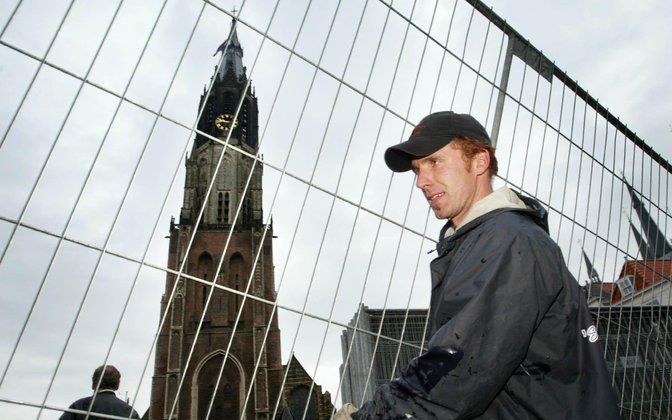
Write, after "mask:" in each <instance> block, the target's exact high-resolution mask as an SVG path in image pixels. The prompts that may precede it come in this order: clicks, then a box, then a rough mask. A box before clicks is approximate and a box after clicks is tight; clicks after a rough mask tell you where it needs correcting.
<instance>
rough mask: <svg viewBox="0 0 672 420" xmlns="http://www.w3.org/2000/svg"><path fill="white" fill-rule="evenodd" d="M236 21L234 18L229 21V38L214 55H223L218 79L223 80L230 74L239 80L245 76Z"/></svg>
mask: <svg viewBox="0 0 672 420" xmlns="http://www.w3.org/2000/svg"><path fill="white" fill-rule="evenodd" d="M237 26H238V25H237V20H236V18H233V19H231V29H230V31H229V37H228V38H227V39H226V40H225V41H224V42H223V43H222V44H221V45H220V46H219V48H217V51H215V54H213V56H214V55H217V53H219V52H221V53H222V54H223V57H222V64H221V65H220V66H219V71H218V72H217V76H218V77H219V78H220V79H223V78H224V76H226V74H227V73H229V72H230V73H231V74H232V75H234V76H235V77H236V79H240V78H241V77H243V76H245V70H246V69H245V67H244V66H243V47H242V46H241V45H240V41H238V31H237Z"/></svg>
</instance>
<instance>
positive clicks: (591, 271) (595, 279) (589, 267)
mask: <svg viewBox="0 0 672 420" xmlns="http://www.w3.org/2000/svg"><path fill="white" fill-rule="evenodd" d="M581 252H582V253H583V260H584V261H585V262H586V271H587V272H588V278H589V279H590V282H591V283H599V282H600V276H599V274H597V270H595V267H593V263H592V262H591V261H590V259H589V258H588V255H586V251H584V250H583V249H582V250H581Z"/></svg>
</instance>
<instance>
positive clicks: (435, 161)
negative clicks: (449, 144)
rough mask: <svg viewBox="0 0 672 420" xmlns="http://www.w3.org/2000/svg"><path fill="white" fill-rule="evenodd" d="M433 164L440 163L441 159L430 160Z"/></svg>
mask: <svg viewBox="0 0 672 420" xmlns="http://www.w3.org/2000/svg"><path fill="white" fill-rule="evenodd" d="M430 162H431V164H432V166H436V165H437V164H438V163H439V159H432V160H430Z"/></svg>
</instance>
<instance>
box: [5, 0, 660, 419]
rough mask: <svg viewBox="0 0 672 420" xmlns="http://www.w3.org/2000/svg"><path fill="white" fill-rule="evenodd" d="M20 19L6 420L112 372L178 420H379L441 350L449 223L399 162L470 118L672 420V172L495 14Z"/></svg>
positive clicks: (49, 406) (406, 7)
mask: <svg viewBox="0 0 672 420" xmlns="http://www.w3.org/2000/svg"><path fill="white" fill-rule="evenodd" d="M42 3H44V4H42ZM234 6H235V7H234ZM2 13H4V14H3V20H2V22H3V23H2V24H1V25H2V26H1V32H0V54H1V57H2V58H1V59H0V60H1V62H2V63H3V64H2V73H3V77H4V79H5V80H6V81H7V82H8V83H3V98H2V100H0V107H1V108H2V113H1V115H2V120H1V121H2V123H1V125H0V127H2V138H1V140H0V191H1V193H2V199H1V200H0V244H2V247H0V250H1V251H0V252H1V254H0V284H1V285H2V290H3V293H2V295H1V297H0V302H1V304H0V318H1V319H3V321H4V322H3V323H2V324H0V325H2V326H1V328H0V338H1V339H0V372H1V373H0V375H1V376H0V416H2V417H3V418H31V417H37V418H42V417H43V418H57V417H58V416H60V415H61V414H62V412H63V411H67V410H70V411H72V409H69V408H68V407H69V405H70V403H71V402H72V401H74V400H75V399H77V398H80V397H83V396H85V395H87V394H88V393H90V392H91V382H90V378H91V376H90V375H91V373H92V371H93V369H94V368H95V367H97V366H99V365H103V364H111V365H114V366H116V367H117V368H119V370H120V371H121V374H122V377H121V387H120V392H119V393H118V395H120V396H121V397H125V398H126V399H127V400H128V401H129V403H131V404H132V405H133V406H134V407H136V409H137V410H138V412H140V414H141V415H142V414H144V413H145V412H147V415H148V417H149V418H152V419H155V418H156V419H164V418H180V419H182V418H199V419H201V418H208V417H210V418H241V419H242V418H266V419H271V418H279V417H280V416H282V415H283V413H284V415H287V416H292V417H288V418H303V419H318V418H320V419H321V418H327V419H328V418H330V417H331V416H332V413H333V410H334V406H335V407H336V408H338V407H339V406H340V405H341V403H342V402H349V401H351V402H353V403H355V405H358V404H360V403H361V402H362V401H363V400H365V399H366V398H367V396H370V395H371V393H372V390H373V389H374V388H375V387H376V386H377V385H379V384H380V383H383V382H384V381H385V380H387V379H390V378H391V377H393V376H394V374H395V372H397V371H398V369H399V368H402V367H403V365H404V364H405V363H406V362H407V361H408V359H409V358H410V357H413V355H417V354H419V352H421V351H422V348H423V343H425V342H426V341H427V337H426V336H425V334H424V331H425V329H426V327H425V326H423V325H422V322H423V321H424V319H425V316H424V312H425V311H426V308H427V306H428V303H429V269H428V264H429V261H431V259H432V258H433V255H432V254H430V253H428V252H427V251H429V250H431V249H432V247H433V246H434V238H435V237H436V234H437V233H438V231H439V229H440V227H441V221H437V220H435V219H434V218H433V216H432V215H431V214H430V211H429V209H428V208H427V203H426V201H425V200H424V198H423V197H422V196H421V194H418V193H417V192H414V191H413V190H414V179H413V176H412V175H409V174H393V173H391V172H390V171H389V170H388V169H387V168H386V166H385V164H384V162H383V160H382V154H383V151H384V150H385V149H386V148H387V147H389V146H390V145H392V144H395V143H398V142H400V141H402V140H404V139H405V138H407V137H408V135H409V133H410V131H411V130H412V128H413V127H414V124H416V123H417V122H418V121H419V120H420V119H421V118H422V117H423V116H424V115H426V114H428V113H430V112H433V111H438V110H448V109H452V110H455V111H458V112H466V113H471V114H472V115H474V116H475V117H476V118H477V119H479V120H480V121H481V122H482V123H483V124H484V125H485V126H486V128H487V129H488V130H489V131H490V133H491V137H492V139H493V142H494V143H496V148H497V156H498V160H499V168H500V170H499V175H498V177H497V179H496V180H495V187H499V186H503V185H508V186H509V187H510V188H512V189H514V190H516V191H520V192H522V193H523V194H526V195H529V196H533V197H536V198H537V199H538V200H539V201H540V202H541V203H542V204H543V205H544V206H545V207H546V208H547V209H548V211H549V223H550V234H551V236H552V237H553V238H554V239H555V240H556V241H557V242H558V244H559V245H560V247H561V249H562V251H563V254H564V257H565V259H566V262H567V265H568V267H569V268H570V270H571V271H572V273H573V274H574V276H575V277H576V279H577V280H578V281H579V282H580V283H581V284H582V285H584V286H585V290H586V298H587V299H588V301H589V304H590V306H591V310H592V312H593V314H594V317H595V321H596V326H597V330H598V332H599V334H600V336H601V342H602V345H603V346H604V350H605V359H606V362H607V366H608V368H609V369H610V372H611V374H612V380H613V385H614V387H615V389H616V391H617V394H618V396H619V404H620V407H621V411H622V414H623V417H624V418H637V419H658V418H670V417H672V411H671V410H672V407H671V406H670V388H671V387H672V353H671V350H672V337H670V334H669V333H672V325H670V323H669V322H668V321H669V319H670V302H671V300H670V293H672V289H670V285H669V284H670V275H671V274H672V267H671V263H670V261H671V257H672V246H670V244H669V241H668V239H667V238H668V237H669V234H668V229H669V228H668V224H669V221H670V220H672V219H671V215H670V212H669V208H668V206H669V204H668V203H669V182H670V179H669V178H670V169H671V167H670V164H669V163H668V162H667V161H665V159H663V158H662V157H661V156H660V155H659V154H657V153H656V152H655V151H654V150H652V149H651V148H650V147H649V146H647V144H646V143H645V142H644V141H643V140H642V139H640V138H639V137H638V136H637V135H635V134H634V133H633V132H632V131H631V130H630V129H628V127H627V126H626V125H625V124H624V123H622V122H621V121H620V120H619V119H618V118H617V117H615V116H614V115H612V114H610V113H609V112H608V110H607V108H606V106H605V105H603V104H600V103H599V102H598V101H597V100H595V99H594V98H593V97H591V96H590V95H589V94H588V93H587V91H586V90H585V89H584V88H583V87H581V86H579V85H578V84H577V83H576V82H575V81H573V80H572V79H571V78H569V77H568V76H567V75H566V74H565V73H564V72H563V71H562V69H561V68H559V67H557V66H556V65H555V64H554V63H553V62H552V61H551V60H550V59H549V58H547V57H545V56H544V55H543V54H542V53H541V52H540V51H539V50H538V49H537V48H535V47H534V45H533V44H532V43H530V42H529V41H527V40H526V39H525V38H524V37H523V36H521V35H520V34H519V33H518V32H516V31H515V30H514V29H513V28H511V27H510V26H509V25H508V24H507V23H506V22H505V21H504V20H503V19H502V18H500V17H499V16H497V15H496V14H495V13H494V12H493V11H492V10H491V9H490V8H488V7H486V6H485V5H484V4H483V3H481V2H480V1H478V0H454V1H446V2H442V1H431V0H428V1H400V2H396V1H394V2H391V3H390V2H386V1H382V0H358V1H347V2H345V1H335V0H334V1H327V0H320V1H312V0H303V1H282V0H278V1H276V2H269V1H262V0H256V1H253V0H248V1H241V2H240V3H238V2H237V3H236V4H233V3H231V4H229V3H228V2H225V1H201V0H193V1H180V2H178V1H173V2H169V1H167V0H152V1H132V0H120V1H114V2H107V1H102V0H101V1H86V2H84V1H75V0H71V1H65V0H64V1H59V2H56V1H49V2H40V1H27V0H26V1H18V2H16V3H15V4H12V5H11V7H10V6H5V7H4V8H3V11H2ZM218 47H219V48H218ZM213 52H215V55H214V56H213ZM262 176H263V180H262ZM167 235H168V236H167ZM167 238H169V239H167ZM99 385H100V382H98V383H94V384H93V386H94V388H98V387H99ZM90 409H91V407H89V408H88V409H87V410H90ZM108 417H109V418H121V417H115V416H108Z"/></svg>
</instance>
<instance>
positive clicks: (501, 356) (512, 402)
mask: <svg viewBox="0 0 672 420" xmlns="http://www.w3.org/2000/svg"><path fill="white" fill-rule="evenodd" d="M521 199H523V201H525V203H526V205H527V206H528V209H497V210H494V211H491V212H490V213H487V214H485V215H482V216H480V217H478V218H476V219H474V220H472V221H471V222H468V223H467V224H465V225H464V226H462V227H460V229H458V230H457V232H456V233H455V234H454V235H452V236H450V237H448V238H445V239H442V240H440V241H439V243H438V245H437V250H438V257H437V258H436V259H435V260H434V261H432V263H431V272H432V294H431V307H430V319H429V331H428V333H429V334H431V340H430V341H429V345H428V348H429V349H428V351H427V352H426V353H424V354H422V355H421V356H420V357H418V358H416V359H414V360H413V361H411V363H410V364H409V366H408V367H407V368H406V369H405V370H404V371H402V373H401V374H400V376H399V377H398V378H396V379H395V380H393V381H392V382H390V383H388V384H385V385H383V386H381V387H380V388H379V389H378V390H377V391H376V394H375V396H374V398H373V400H372V401H369V402H367V403H365V404H364V405H363V406H362V408H361V409H360V411H359V412H357V413H355V415H354V416H353V418H354V419H441V420H447V419H492V420H494V419H497V420H501V419H516V420H525V419H601V420H610V419H618V418H620V416H619V412H618V406H617V401H616V396H615V393H614V391H613V389H612V386H611V382H610V377H609V375H608V374H607V370H606V365H605V362H604V358H603V349H602V346H601V345H600V343H599V341H598V340H597V334H596V333H595V331H594V327H593V328H592V329H591V326H592V325H593V321H592V319H591V316H590V313H589V311H588V307H587V305H586V301H585V297H584V295H583V294H582V293H581V291H580V289H579V285H578V283H577V281H576V280H575V279H574V278H573V277H572V275H571V273H570V272H569V271H568V269H567V267H566V265H565V263H564V259H563V257H562V253H561V251H560V249H559V247H558V246H557V245H556V244H555V242H553V241H552V240H551V238H550V237H549V235H548V226H547V221H546V211H545V210H543V209H542V208H541V206H539V204H538V203H537V202H536V201H534V200H532V199H529V198H524V197H521ZM445 229H446V228H444V231H445ZM441 237H443V231H442V232H441Z"/></svg>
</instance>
